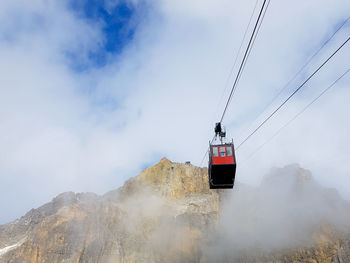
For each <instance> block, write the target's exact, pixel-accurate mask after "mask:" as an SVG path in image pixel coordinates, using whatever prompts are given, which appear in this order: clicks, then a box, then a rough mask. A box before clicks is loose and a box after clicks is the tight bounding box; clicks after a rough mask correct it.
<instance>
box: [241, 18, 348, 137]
mask: <svg viewBox="0 0 350 263" xmlns="http://www.w3.org/2000/svg"><path fill="white" fill-rule="evenodd" d="M349 19H350V17H348V18H347V19H345V20H344V21H343V23H342V24H341V25H340V26H339V27H338V28H337V29H336V30H335V31H334V32H333V33H332V35H331V36H330V37H329V38H328V39H327V40H326V41H325V42H323V44H322V45H321V46H320V48H319V49H318V50H317V51H316V52H315V53H314V54H313V55H312V56H311V57H309V59H308V60H307V61H306V63H305V64H304V65H303V66H302V67H301V68H300V69H299V70H298V71H297V72H296V73H295V74H294V76H293V77H292V78H291V79H290V80H289V81H288V82H287V83H286V84H285V85H284V86H283V87H282V89H280V90H279V91H278V93H277V94H276V95H275V96H274V97H273V99H272V100H271V101H270V102H269V103H268V104H267V105H266V106H265V107H264V109H263V110H262V111H261V113H260V114H259V115H258V117H257V118H256V120H258V119H259V118H260V117H261V116H262V114H263V113H264V112H265V111H266V110H267V109H268V108H269V107H270V106H271V104H272V103H273V102H274V101H275V100H276V99H277V98H278V97H279V96H280V95H281V94H282V93H283V92H284V91H285V90H286V88H287V87H288V86H289V85H290V84H291V83H292V82H293V81H294V80H295V79H296V78H297V76H298V75H299V74H300V73H301V72H302V71H303V70H304V69H305V68H306V67H307V66H308V65H309V64H310V62H311V61H312V60H313V58H314V57H316V56H317V55H318V53H320V51H321V50H322V49H323V48H324V47H325V46H326V45H327V44H328V43H329V42H330V41H331V40H332V39H333V37H334V36H335V35H336V34H337V33H338V32H339V31H340V30H341V29H342V28H343V27H344V25H345V24H346V23H347V22H348V20H349ZM249 127H251V126H249ZM248 129H249V128H248ZM238 137H240V136H238Z"/></svg>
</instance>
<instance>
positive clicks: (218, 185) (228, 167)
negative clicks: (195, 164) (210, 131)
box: [208, 122, 236, 189]
mask: <svg viewBox="0 0 350 263" xmlns="http://www.w3.org/2000/svg"><path fill="white" fill-rule="evenodd" d="M217 136H219V137H220V142H221V143H219V144H211V142H209V165H208V174H209V187H210V189H227V188H231V189H232V188H233V185H234V181H235V175H236V157H235V148H234V145H233V141H232V142H231V143H224V142H223V139H224V138H225V136H226V132H225V131H223V130H222V128H221V123H220V122H219V123H216V126H215V138H216V137H217Z"/></svg>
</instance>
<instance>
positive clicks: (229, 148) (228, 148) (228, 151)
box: [226, 146, 232, 156]
mask: <svg viewBox="0 0 350 263" xmlns="http://www.w3.org/2000/svg"><path fill="white" fill-rule="evenodd" d="M226 152H227V156H232V147H231V146H227V147H226Z"/></svg>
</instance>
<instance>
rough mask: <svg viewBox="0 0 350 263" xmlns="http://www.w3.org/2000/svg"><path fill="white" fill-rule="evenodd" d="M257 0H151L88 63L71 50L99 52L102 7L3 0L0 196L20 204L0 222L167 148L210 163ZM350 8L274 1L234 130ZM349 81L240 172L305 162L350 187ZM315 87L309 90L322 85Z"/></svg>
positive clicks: (131, 171) (115, 179) (235, 107)
mask: <svg viewBox="0 0 350 263" xmlns="http://www.w3.org/2000/svg"><path fill="white" fill-rule="evenodd" d="M254 3H255V2H254V1H249V2H247V1H234V2H232V1H226V0H223V1H220V2H217V1H201V2H200V3H199V2H198V1H196V2H193V1H192V2H189V1H166V0H164V1H158V2H156V3H153V4H152V6H153V8H154V10H153V11H154V14H156V15H154V16H147V20H145V21H143V23H141V24H140V26H139V27H138V28H137V31H136V33H135V39H134V40H133V42H131V43H130V44H129V46H127V47H126V48H125V50H124V51H123V53H122V54H121V55H117V56H115V57H111V63H110V64H108V65H107V66H105V67H103V68H99V69H90V70H88V71H87V72H83V73H77V72H75V71H72V70H71V69H70V67H69V63H70V62H69V60H68V59H67V57H66V56H65V54H66V52H67V51H72V52H73V53H74V54H79V60H80V61H85V62H86V63H87V62H88V57H87V55H88V52H90V51H93V50H96V49H98V48H99V47H100V46H101V45H102V43H104V41H105V37H104V36H103V34H102V31H101V26H102V25H101V24H99V22H98V21H96V23H92V22H91V21H89V22H88V21H86V20H83V19H81V18H78V17H77V16H75V15H74V14H73V13H72V11H71V10H69V9H67V8H66V7H65V6H64V5H63V4H60V2H58V1H40V0H37V1H34V2H31V3H30V5H29V4H28V3H26V1H19V0H17V1H2V2H1V4H0V5H1V6H0V10H1V11H0V22H1V23H0V24H1V26H0V36H1V37H0V69H1V73H2V77H1V79H0V89H1V96H0V109H1V111H0V122H1V130H0V149H1V150H0V180H1V181H2V182H3V183H2V184H1V186H0V192H1V198H14V197H16V198H15V199H14V201H13V203H12V205H11V206H12V207H6V206H0V210H1V211H9V212H8V213H5V214H6V215H2V216H1V217H0V222H4V221H6V220H9V219H13V218H14V217H16V216H19V215H22V214H24V212H25V211H26V210H28V209H29V208H31V207H33V206H38V205H39V204H41V203H44V202H46V201H48V200H49V199H50V198H51V197H52V196H54V195H55V194H58V193H59V192H62V191H67V190H73V191H95V192H100V193H102V192H104V191H107V190H110V189H113V188H115V187H117V186H120V185H121V184H122V183H123V181H124V180H125V179H126V178H127V177H129V176H132V175H136V174H137V172H138V171H140V169H141V168H142V167H143V166H144V165H145V164H148V163H153V162H155V161H156V160H157V159H158V158H159V159H160V157H162V155H166V156H167V157H169V158H170V159H172V160H174V161H186V160H191V161H192V162H194V163H195V164H199V163H200V161H201V159H202V157H203V154H204V151H205V149H206V147H207V144H208V140H209V139H210V138H211V137H212V128H213V124H214V122H215V121H217V120H218V119H219V113H220V111H221V110H222V108H223V105H220V106H219V107H218V106H217V105H218V101H219V99H220V96H221V94H222V92H223V88H224V84H225V81H226V78H227V74H228V73H229V71H230V68H231V66H232V63H233V58H234V55H235V52H237V49H238V46H239V43H240V40H241V37H242V35H243V32H244V28H245V26H246V23H247V22H248V20H249V15H250V12H251V9H252V8H253V6H254ZM134 4H137V2H134ZM316 9H317V12H314V11H315V10H316ZM349 9H350V7H349V4H348V3H347V1H345V0H344V1H336V2H334V1H332V2H331V1H325V3H324V4H323V5H322V6H320V5H319V2H318V1H307V2H305V1H298V2H297V3H296V2H293V3H289V2H287V1H283V2H274V1H272V2H271V5H270V7H269V10H268V13H267V15H266V17H265V21H264V24H263V26H262V28H261V32H260V35H259V37H258V39H257V41H256V44H255V46H254V50H253V52H252V54H251V57H250V59H249V61H248V64H247V67H246V70H245V72H244V75H243V77H242V80H241V83H240V85H239V87H238V89H237V92H236V94H235V96H234V99H233V101H232V104H231V106H230V108H229V111H228V113H227V117H226V119H225V124H226V125H227V132H228V136H230V137H231V136H232V137H234V138H235V137H236V136H237V134H238V133H239V130H241V129H242V127H243V126H244V125H246V124H247V123H249V122H250V121H251V120H253V119H254V117H255V116H256V115H257V111H258V110H260V109H261V108H262V107H263V105H264V103H267V101H269V99H270V97H271V96H273V95H274V94H275V92H276V91H277V89H278V88H279V87H280V86H282V85H283V84H284V83H285V82H286V81H287V80H288V78H290V77H291V76H292V75H293V74H294V72H296V71H297V70H298V68H299V66H300V65H301V64H302V63H303V61H304V60H305V59H306V57H308V56H309V55H310V54H311V53H312V50H314V49H316V48H317V47H318V45H319V44H320V42H321V41H322V40H324V39H325V38H326V36H327V35H329V34H330V33H331V32H332V30H334V27H335V26H336V25H337V24H338V23H339V22H341V21H342V20H343V19H345V17H346V15H347V14H349ZM33 17H37V18H38V19H37V20H35V19H33ZM39 18H40V19H39ZM33 21H34V22H33ZM35 21H36V22H35ZM348 31H349V27H347V28H346V31H344V32H345V33H346V32H348ZM345 33H343V36H344V35H345ZM340 41H341V37H338V38H337V39H336V41H334V43H333V44H332V45H330V47H329V49H327V50H328V51H329V52H330V51H331V50H332V49H334V48H335V47H336V46H337V45H338V44H339V42H340ZM347 54H349V47H347V49H346V52H343V53H342V54H341V55H340V56H339V57H338V58H337V59H336V60H335V62H334V63H332V64H331V65H330V66H328V67H327V70H325V71H324V72H322V74H320V76H324V77H323V78H318V79H315V80H314V81H313V82H312V83H311V84H310V88H311V87H314V86H319V89H318V91H319V90H321V89H322V88H323V87H324V85H328V83H330V82H331V81H332V80H333V79H334V78H335V77H336V76H337V75H338V74H340V71H341V70H343V69H344V68H345V67H346V66H347V64H346V63H347V60H346V57H347ZM324 56H326V54H324ZM315 65H317V63H316V64H315ZM310 72H311V71H310ZM325 72H328V73H329V74H325ZM347 83H349V80H348V79H347V81H345V82H344V83H343V84H342V86H343V88H342V87H337V88H336V89H334V91H331V92H330V93H331V94H328V95H327V98H324V100H322V101H320V102H322V103H320V104H317V105H315V106H314V108H313V109H312V110H310V111H309V112H307V113H305V114H304V115H303V116H302V118H300V120H297V121H296V122H295V123H294V124H292V125H291V128H290V129H288V130H287V131H286V132H284V133H283V134H281V135H280V136H279V137H278V138H276V140H274V141H273V142H271V143H270V144H269V145H268V146H267V147H266V148H264V149H263V150H262V151H261V152H260V153H259V154H257V155H256V156H255V157H254V158H252V159H251V162H253V163H254V165H247V166H241V167H240V166H239V170H238V174H237V178H238V180H240V181H247V182H251V183H256V182H257V181H258V180H259V178H260V176H261V175H262V174H263V173H264V172H265V171H266V170H267V169H269V168H270V167H271V166H272V165H283V164H285V163H288V162H300V163H301V164H302V165H303V166H305V167H306V168H308V169H311V170H312V171H315V176H316V179H317V176H318V177H319V178H320V179H321V180H322V182H323V183H327V184H330V185H332V186H334V187H337V188H339V189H340V190H341V191H342V193H343V194H345V195H346V196H348V197H349V195H348V194H347V193H348V192H349V189H348V188H347V187H346V183H347V184H349V183H350V182H349V179H348V178H347V177H346V176H345V174H348V173H349V170H350V167H349V165H348V164H347V163H346V162H345V161H346V160H347V159H348V155H347V150H346V149H348V148H349V147H348V146H350V145H348V144H349V143H348V142H349V140H348V139H347V134H348V131H349V125H347V124H346V120H347V114H346V112H347V111H348V109H349V108H348V105H347V104H346V103H343V104H342V102H343V101H344V98H346V96H348V91H347V90H346V88H345V87H346V85H347ZM228 92H229V89H226V92H225V93H224V95H225V97H227V93H228ZM316 93H317V92H316V90H315V93H313V92H309V93H308V92H306V93H303V94H304V95H305V96H307V98H308V99H311V97H313V96H314V95H315V94H316ZM304 99H305V98H304ZM304 99H303V97H299V98H298V99H296V100H293V101H292V103H291V104H290V105H289V106H288V109H286V110H285V111H284V112H283V114H281V116H280V117H279V118H278V119H276V120H275V121H273V122H271V126H269V127H271V128H269V129H267V130H266V131H262V133H259V134H257V136H256V137H254V138H252V140H251V142H250V143H249V144H247V146H246V149H243V148H242V153H239V154H238V158H239V161H241V160H243V159H244V156H245V153H249V152H250V151H251V150H253V149H254V148H255V147H256V146H257V145H259V144H260V143H262V142H263V141H264V140H265V139H266V138H268V137H269V135H270V134H271V133H272V132H273V131H274V130H275V129H276V128H277V127H279V126H280V124H281V123H280V122H281V121H284V120H285V119H286V118H287V117H286V116H291V114H292V113H293V112H295V111H296V110H297V108H300V106H301V105H303V103H305V101H304ZM106 101H107V102H108V103H106ZM222 103H224V102H222ZM335 116H336V117H335ZM304 131H307V132H304ZM339 131H341V132H340V133H339ZM335 134H336V135H335ZM335 137H336V143H333V141H332V140H334V138H335ZM235 139H236V138H235ZM237 139H238V138H237ZM236 143H237V142H236ZM324 143H325V144H324ZM324 148H327V150H326V151H325V150H324ZM301 149H302V150H301ZM328 154H329V155H328ZM316 155H317V158H316ZM334 156H336V157H337V158H335V157H334ZM329 158H333V161H332V162H329V161H328V160H329ZM324 171H327V174H325V173H324ZM329 172H332V173H334V174H332V176H333V177H334V180H332V181H331V180H330V179H329V177H328V173H329ZM9 189H11V190H9ZM4 205H5V204H4Z"/></svg>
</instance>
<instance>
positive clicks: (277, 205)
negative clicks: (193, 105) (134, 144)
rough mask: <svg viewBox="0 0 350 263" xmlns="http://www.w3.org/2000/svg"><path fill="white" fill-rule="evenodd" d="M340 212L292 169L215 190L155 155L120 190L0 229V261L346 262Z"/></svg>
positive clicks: (61, 200)
mask: <svg viewBox="0 0 350 263" xmlns="http://www.w3.org/2000/svg"><path fill="white" fill-rule="evenodd" d="M286 181H287V183H285V182H286ZM308 199H310V200H308ZM288 202H289V204H288ZM286 206H287V208H285V209H284V210H285V211H282V210H283V209H281V207H286ZM289 206H290V207H289ZM349 212H350V206H349V204H348V203H347V202H346V201H343V200H342V199H341V198H340V196H339V195H337V193H336V192H335V191H331V190H327V189H324V188H322V187H321V186H319V185H318V184H317V183H316V182H315V181H314V180H313V178H312V176H311V174H310V173H309V172H308V171H306V170H304V169H301V168H299V167H298V166H289V167H285V168H283V169H277V170H274V171H272V172H271V174H270V175H269V176H267V177H266V178H265V179H264V180H263V182H262V184H261V186H260V187H258V188H251V187H248V186H245V185H241V184H237V186H236V187H235V189H234V190H226V191H218V190H209V187H208V175H207V170H206V169H205V168H199V167H195V166H192V165H185V164H179V163H172V162H170V161H169V160H167V159H165V158H163V159H162V160H161V161H160V162H159V163H158V164H156V165H155V166H153V167H150V168H148V169H146V170H144V171H143V172H142V173H141V174H140V175H139V176H137V177H135V178H132V179H130V180H128V181H127V182H126V183H125V185H124V186H123V187H121V188H120V189H117V190H115V191H111V192H109V193H107V194H105V195H103V196H98V195H95V194H91V193H83V194H75V193H71V192H70V193H63V194H61V195H59V196H57V197H56V198H54V199H53V200H52V201H51V202H50V203H48V204H46V205H44V206H42V207H40V208H38V209H33V210H31V211H29V212H28V213H27V214H26V215H25V216H23V217H22V218H20V219H18V220H16V221H14V222H12V223H10V224H7V225H3V226H0V262H21V263H22V262H26V263H27V262H28V263H30V262H40V263H41V262H42V263H44V262H49V263H55V262H69V263H70V262H72V263H73V262H94V263H95V262H101V263H109V262H214V261H217V262H336V263H341V262H350V237H349V236H348V233H347V230H348V229H349V228H348V225H347V222H350V220H348V219H350V217H348V215H349ZM293 213H297V214H299V215H296V216H295V215H293ZM300 214H303V215H302V216H301V215H300ZM286 228H287V229H288V231H286ZM298 228H300V229H299V230H298ZM281 241H283V242H281Z"/></svg>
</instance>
